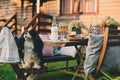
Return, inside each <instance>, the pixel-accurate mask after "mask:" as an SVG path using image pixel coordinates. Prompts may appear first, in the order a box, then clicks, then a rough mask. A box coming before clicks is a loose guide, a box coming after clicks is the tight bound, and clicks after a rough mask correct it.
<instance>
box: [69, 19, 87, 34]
mask: <svg viewBox="0 0 120 80" xmlns="http://www.w3.org/2000/svg"><path fill="white" fill-rule="evenodd" d="M81 28H85V25H84V24H83V22H82V21H71V22H70V23H69V24H68V30H69V32H76V34H81Z"/></svg>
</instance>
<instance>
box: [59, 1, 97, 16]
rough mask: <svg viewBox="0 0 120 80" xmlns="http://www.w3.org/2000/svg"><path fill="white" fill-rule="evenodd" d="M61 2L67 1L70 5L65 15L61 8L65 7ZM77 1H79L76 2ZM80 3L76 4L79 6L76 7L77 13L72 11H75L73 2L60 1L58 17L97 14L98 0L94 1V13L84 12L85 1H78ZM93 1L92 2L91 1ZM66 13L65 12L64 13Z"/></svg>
mask: <svg viewBox="0 0 120 80" xmlns="http://www.w3.org/2000/svg"><path fill="white" fill-rule="evenodd" d="M63 1H66V2H67V1H68V3H69V4H70V6H69V12H68V13H67V11H66V10H65V9H63V7H64V6H65V5H63ZM78 1H79V0H78ZM80 1H81V2H80V3H78V4H81V5H80V6H79V7H81V8H79V7H78V11H74V9H76V7H75V6H74V5H75V3H74V2H75V0H60V15H75V14H97V13H98V0H95V9H94V10H95V11H93V12H86V11H85V10H86V5H85V4H86V1H87V0H80ZM91 1H93V0H91ZM65 11H66V12H65Z"/></svg>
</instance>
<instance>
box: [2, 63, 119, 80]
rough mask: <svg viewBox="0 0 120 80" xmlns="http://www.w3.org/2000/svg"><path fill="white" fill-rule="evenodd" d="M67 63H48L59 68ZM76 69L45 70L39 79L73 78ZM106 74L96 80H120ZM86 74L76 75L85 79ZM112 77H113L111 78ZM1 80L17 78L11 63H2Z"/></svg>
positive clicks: (58, 79)
mask: <svg viewBox="0 0 120 80" xmlns="http://www.w3.org/2000/svg"><path fill="white" fill-rule="evenodd" d="M64 64H65V63H64V62H57V63H56V62H55V63H50V64H48V66H49V69H53V68H56V67H57V68H58V67H62V66H63V65H64ZM75 65H76V62H75V61H71V62H70V66H75ZM74 72H75V71H65V70H60V71H54V72H45V73H42V74H41V75H40V77H39V79H38V80H71V79H72V77H73V75H74ZM103 74H104V75H105V76H102V77H100V78H99V79H96V80H120V75H119V74H118V76H116V73H115V75H114V74H112V76H111V75H108V74H106V73H105V72H103ZM83 78H84V75H83V74H78V75H77V77H76V80H83ZM109 78H111V79H109ZM0 80H17V79H16V75H15V73H14V71H13V69H12V67H11V66H10V65H9V64H3V65H0Z"/></svg>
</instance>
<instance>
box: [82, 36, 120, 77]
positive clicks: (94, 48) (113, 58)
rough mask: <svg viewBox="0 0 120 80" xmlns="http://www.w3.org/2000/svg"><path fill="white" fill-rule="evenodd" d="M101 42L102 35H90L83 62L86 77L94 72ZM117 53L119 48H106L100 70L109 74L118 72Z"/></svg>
mask: <svg viewBox="0 0 120 80" xmlns="http://www.w3.org/2000/svg"><path fill="white" fill-rule="evenodd" d="M102 42H103V35H94V34H90V37H89V41H88V47H87V49H86V58H85V62H84V70H85V74H86V76H87V77H88V76H89V74H91V73H92V72H94V70H95V68H96V66H97V62H98V58H99V55H100V52H101V48H102ZM119 52H120V46H108V47H107V49H106V53H105V57H104V60H103V63H102V66H101V69H102V70H104V71H109V72H110V71H116V70H117V71H118V70H120V60H119V56H120V53H119Z"/></svg>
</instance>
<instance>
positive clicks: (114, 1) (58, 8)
mask: <svg viewBox="0 0 120 80" xmlns="http://www.w3.org/2000/svg"><path fill="white" fill-rule="evenodd" d="M29 1H30V0H24V9H23V11H22V8H21V2H20V1H18V0H0V13H1V15H0V16H1V17H3V15H4V14H5V12H7V14H8V13H11V12H17V13H18V24H20V25H25V24H27V21H26V23H25V19H26V18H29V19H31V10H32V9H31V7H29V5H31V3H30V2H29ZM31 1H32V0H31ZM41 1H42V0H41ZM8 2H9V3H8ZM3 6H4V7H3ZM119 7H120V0H47V1H46V2H43V4H42V6H40V12H41V13H45V14H49V15H52V16H57V19H58V21H70V20H82V21H83V23H84V24H85V25H86V26H87V27H89V25H90V24H91V23H92V24H96V23H97V21H96V17H95V16H94V15H96V16H97V18H98V23H100V22H101V20H102V19H103V18H104V17H105V16H111V17H113V18H115V20H117V21H120V15H119V14H120V10H119ZM6 9H7V10H9V11H7V10H6ZM22 18H24V19H22ZM22 20H23V21H22ZM28 21H29V20H28ZM20 22H21V23H20ZM23 22H24V23H23Z"/></svg>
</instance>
